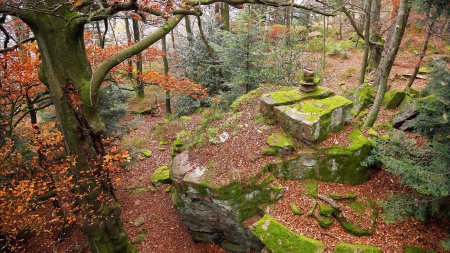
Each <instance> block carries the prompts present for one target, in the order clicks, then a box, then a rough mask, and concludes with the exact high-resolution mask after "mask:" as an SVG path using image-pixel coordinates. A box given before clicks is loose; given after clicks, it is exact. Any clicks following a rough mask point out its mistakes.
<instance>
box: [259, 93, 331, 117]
mask: <svg viewBox="0 0 450 253" xmlns="http://www.w3.org/2000/svg"><path fill="white" fill-rule="evenodd" d="M332 95H334V92H333V91H332V90H330V89H328V88H326V87H318V88H317V89H316V90H315V91H313V92H308V93H307V92H303V91H301V90H300V88H298V87H296V88H285V89H282V90H280V91H275V92H272V93H269V94H265V95H263V96H262V97H261V98H260V101H261V106H260V111H261V113H263V114H264V115H265V116H268V117H273V116H274V107H275V106H280V105H291V104H294V103H297V102H300V101H302V100H305V99H308V98H317V99H320V98H326V97H330V96H332Z"/></svg>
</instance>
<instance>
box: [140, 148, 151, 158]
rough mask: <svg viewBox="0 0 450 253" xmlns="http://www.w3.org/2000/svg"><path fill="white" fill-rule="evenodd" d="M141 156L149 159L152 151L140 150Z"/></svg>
mask: <svg viewBox="0 0 450 253" xmlns="http://www.w3.org/2000/svg"><path fill="white" fill-rule="evenodd" d="M141 154H143V155H144V156H145V157H151V156H152V151H151V150H149V149H143V150H141Z"/></svg>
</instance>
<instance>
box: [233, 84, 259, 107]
mask: <svg viewBox="0 0 450 253" xmlns="http://www.w3.org/2000/svg"><path fill="white" fill-rule="evenodd" d="M260 93H261V88H258V89H255V90H252V91H250V92H249V93H247V94H244V95H242V96H240V97H238V98H237V99H236V100H235V101H234V102H233V103H232V104H231V106H230V108H231V110H233V111H238V107H239V105H240V104H242V103H243V102H245V101H247V100H249V99H250V98H251V97H253V96H258V95H259V94H260Z"/></svg>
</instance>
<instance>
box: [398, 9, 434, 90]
mask: <svg viewBox="0 0 450 253" xmlns="http://www.w3.org/2000/svg"><path fill="white" fill-rule="evenodd" d="M428 18H430V20H429V23H428V33H427V36H426V37H425V41H424V42H423V46H422V51H421V52H420V54H419V59H418V60H417V64H416V67H415V68H414V71H413V73H412V75H411V77H410V78H409V80H408V84H407V85H406V89H405V91H406V92H410V91H411V87H412V85H413V83H414V80H415V79H416V76H417V73H419V68H420V64H421V63H422V60H423V58H424V57H425V54H426V53H427V48H428V42H429V41H430V37H431V34H433V26H434V24H435V22H436V18H435V17H431V15H430V14H429V15H428Z"/></svg>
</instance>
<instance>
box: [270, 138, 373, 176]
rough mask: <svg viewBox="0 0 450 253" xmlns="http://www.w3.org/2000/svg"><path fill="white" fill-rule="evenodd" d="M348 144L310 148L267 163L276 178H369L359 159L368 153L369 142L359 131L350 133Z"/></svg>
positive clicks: (370, 146)
mask: <svg viewBox="0 0 450 253" xmlns="http://www.w3.org/2000/svg"><path fill="white" fill-rule="evenodd" d="M348 138H349V142H350V145H349V146H333V147H327V148H316V149H309V150H306V151H304V152H301V153H300V154H299V155H298V156H297V157H294V158H291V159H288V160H282V161H279V162H278V163H274V164H272V165H270V166H269V170H270V171H271V172H272V173H273V174H274V175H275V176H276V177H278V178H283V179H288V180H299V179H307V178H310V179H317V180H320V181H329V182H337V183H347V184H359V183H363V182H365V181H367V180H368V179H369V175H368V172H367V170H368V168H367V167H366V166H364V165H362V164H361V162H362V161H363V160H364V159H365V158H366V157H367V156H369V155H370V151H371V148H372V142H371V141H370V140H369V139H368V138H366V137H365V136H364V135H363V134H362V133H361V131H359V130H355V131H354V132H352V133H351V134H350V135H349V137H348Z"/></svg>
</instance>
